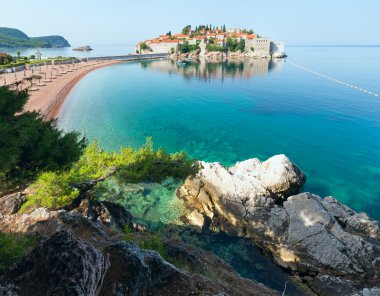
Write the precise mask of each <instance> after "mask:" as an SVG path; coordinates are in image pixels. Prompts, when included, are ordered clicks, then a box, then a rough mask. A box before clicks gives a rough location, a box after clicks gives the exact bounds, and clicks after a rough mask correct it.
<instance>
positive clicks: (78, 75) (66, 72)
mask: <svg viewBox="0 0 380 296" xmlns="http://www.w3.org/2000/svg"><path fill="white" fill-rule="evenodd" d="M119 63H122V61H119V60H103V61H88V62H80V63H76V64H66V65H45V66H39V67H35V68H33V69H28V70H24V71H19V72H16V73H6V74H2V75H1V78H2V79H1V81H0V86H4V85H5V86H13V87H16V85H18V86H17V88H18V89H19V90H26V89H28V93H29V98H28V101H27V102H26V104H25V106H24V110H23V111H24V112H39V113H41V115H42V116H43V117H44V118H45V119H47V120H51V119H56V118H57V117H58V115H59V112H60V109H61V107H62V105H63V103H64V102H65V99H66V97H67V96H68V94H69V93H70V91H71V90H72V89H73V87H74V86H75V85H76V84H77V83H78V82H79V81H80V80H81V79H82V78H83V77H85V76H86V75H87V74H89V73H90V72H92V71H94V70H97V69H99V68H103V67H108V66H112V65H115V64H119ZM31 77H34V78H33V79H32V78H31ZM32 82H33V83H32Z"/></svg>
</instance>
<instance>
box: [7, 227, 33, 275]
mask: <svg viewBox="0 0 380 296" xmlns="http://www.w3.org/2000/svg"><path fill="white" fill-rule="evenodd" d="M36 244H37V239H36V238H31V237H27V236H22V235H18V234H12V233H0V273H2V272H5V271H6V270H7V269H8V268H9V267H10V266H12V265H13V264H15V263H17V262H18V261H19V260H20V259H21V258H22V257H23V256H25V255H26V254H27V253H29V252H30V251H31V250H32V249H33V248H34V247H35V246H36Z"/></svg>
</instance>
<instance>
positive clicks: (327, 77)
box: [288, 61, 379, 97]
mask: <svg viewBox="0 0 380 296" xmlns="http://www.w3.org/2000/svg"><path fill="white" fill-rule="evenodd" d="M288 62H289V63H290V64H292V65H293V66H295V67H297V68H300V69H302V70H305V71H307V72H310V73H312V74H314V75H317V76H320V77H323V78H326V79H327V80H331V81H334V82H336V83H338V84H342V85H345V86H347V87H350V88H354V89H356V90H358V91H361V92H363V93H365V94H368V95H373V96H375V97H379V95H378V94H376V93H373V92H370V91H368V90H366V89H362V88H359V87H357V86H355V85H352V84H349V83H346V82H344V81H341V80H338V79H335V78H333V77H329V76H327V75H324V74H322V73H318V72H316V71H313V70H311V69H308V68H306V67H303V66H300V65H298V64H296V63H293V62H291V61H288Z"/></svg>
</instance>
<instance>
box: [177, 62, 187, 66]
mask: <svg viewBox="0 0 380 296" xmlns="http://www.w3.org/2000/svg"><path fill="white" fill-rule="evenodd" d="M177 65H178V66H180V67H186V66H187V63H186V62H185V61H178V62H177Z"/></svg>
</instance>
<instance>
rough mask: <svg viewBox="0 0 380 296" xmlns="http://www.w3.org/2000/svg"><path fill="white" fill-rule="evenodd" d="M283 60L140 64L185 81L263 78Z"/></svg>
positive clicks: (159, 61) (277, 70) (278, 66)
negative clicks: (174, 75)
mask: <svg viewBox="0 0 380 296" xmlns="http://www.w3.org/2000/svg"><path fill="white" fill-rule="evenodd" d="M283 65H284V60H283V59H281V60H270V59H242V60H240V59H239V60H229V61H224V62H220V61H208V60H206V59H200V60H196V61H192V62H189V63H188V64H187V65H186V66H179V65H178V64H177V62H176V61H174V60H158V61H144V62H141V67H143V68H145V69H149V70H154V71H159V72H166V73H169V74H179V75H182V76H183V77H184V78H185V79H200V80H212V79H218V80H220V79H223V78H225V77H232V78H237V79H251V78H253V77H255V76H265V75H267V74H268V73H269V72H271V71H276V72H280V71H281V70H282V67H283Z"/></svg>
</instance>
